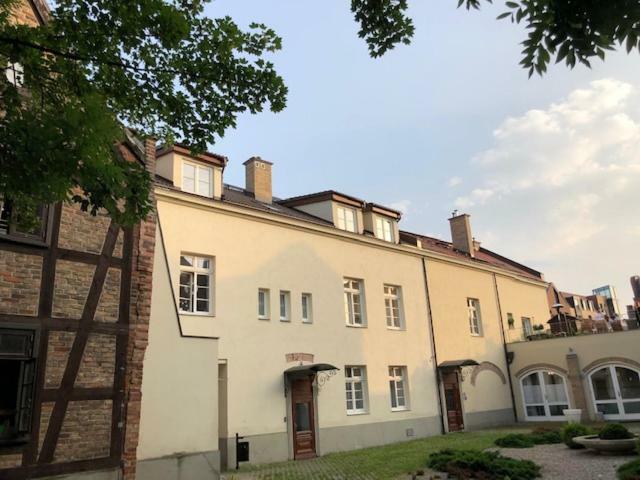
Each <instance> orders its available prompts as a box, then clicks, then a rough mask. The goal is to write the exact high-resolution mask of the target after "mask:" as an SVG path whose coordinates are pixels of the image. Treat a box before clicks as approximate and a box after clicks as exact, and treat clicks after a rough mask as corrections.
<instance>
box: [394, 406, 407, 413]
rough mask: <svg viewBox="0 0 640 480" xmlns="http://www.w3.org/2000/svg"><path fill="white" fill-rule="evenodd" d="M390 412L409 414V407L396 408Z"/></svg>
mask: <svg viewBox="0 0 640 480" xmlns="http://www.w3.org/2000/svg"><path fill="white" fill-rule="evenodd" d="M391 411H392V412H409V411H411V409H410V408H409V407H397V408H391Z"/></svg>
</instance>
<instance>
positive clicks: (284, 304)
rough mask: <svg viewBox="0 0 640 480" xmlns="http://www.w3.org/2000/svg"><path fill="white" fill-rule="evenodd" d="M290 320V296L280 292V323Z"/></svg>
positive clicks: (282, 291)
mask: <svg viewBox="0 0 640 480" xmlns="http://www.w3.org/2000/svg"><path fill="white" fill-rule="evenodd" d="M290 319H291V294H290V293H289V292H286V291H284V290H280V321H281V322H288V321H289V320H290Z"/></svg>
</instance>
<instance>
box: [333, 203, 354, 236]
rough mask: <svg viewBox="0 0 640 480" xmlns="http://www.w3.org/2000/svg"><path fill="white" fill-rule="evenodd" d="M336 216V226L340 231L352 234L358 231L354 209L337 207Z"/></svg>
mask: <svg viewBox="0 0 640 480" xmlns="http://www.w3.org/2000/svg"><path fill="white" fill-rule="evenodd" d="M347 214H348V215H347ZM336 215H337V217H338V218H337V221H336V226H337V227H338V228H339V229H340V230H344V231H346V232H353V233H356V232H357V231H358V213H357V212H356V209H355V208H351V207H345V206H342V205H339V206H338V207H336ZM349 217H350V218H349Z"/></svg>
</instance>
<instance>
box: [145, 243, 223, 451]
mask: <svg viewBox="0 0 640 480" xmlns="http://www.w3.org/2000/svg"><path fill="white" fill-rule="evenodd" d="M151 300H152V304H151V321H150V323H149V346H148V347H147V350H146V353H145V358H144V367H143V379H142V410H141V415H140V440H139V443H138V460H146V459H153V458H159V457H164V456H168V455H173V454H177V453H184V454H190V453H198V452H211V451H216V450H218V412H217V404H218V366H217V363H218V340H216V339H212V338H203V339H201V338H184V337H181V336H180V330H179V326H178V318H177V317H176V314H175V306H174V303H173V296H172V292H171V286H170V284H169V276H168V271H167V268H166V263H165V260H164V251H163V248H162V242H161V241H160V236H159V232H158V233H157V234H156V253H155V259H154V266H153V294H152V298H151Z"/></svg>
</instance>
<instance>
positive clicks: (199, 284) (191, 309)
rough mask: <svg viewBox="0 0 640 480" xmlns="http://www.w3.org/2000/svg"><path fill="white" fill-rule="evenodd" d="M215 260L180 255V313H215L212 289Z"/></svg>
mask: <svg viewBox="0 0 640 480" xmlns="http://www.w3.org/2000/svg"><path fill="white" fill-rule="evenodd" d="M212 278H213V260H212V259H211V258H209V257H198V256H195V255H187V254H182V255H180V299H179V300H180V301H179V305H180V311H181V312H183V313H199V314H210V313H213V309H212V308H211V307H212V305H211V297H212V295H211V287H212V285H211V284H212Z"/></svg>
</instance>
